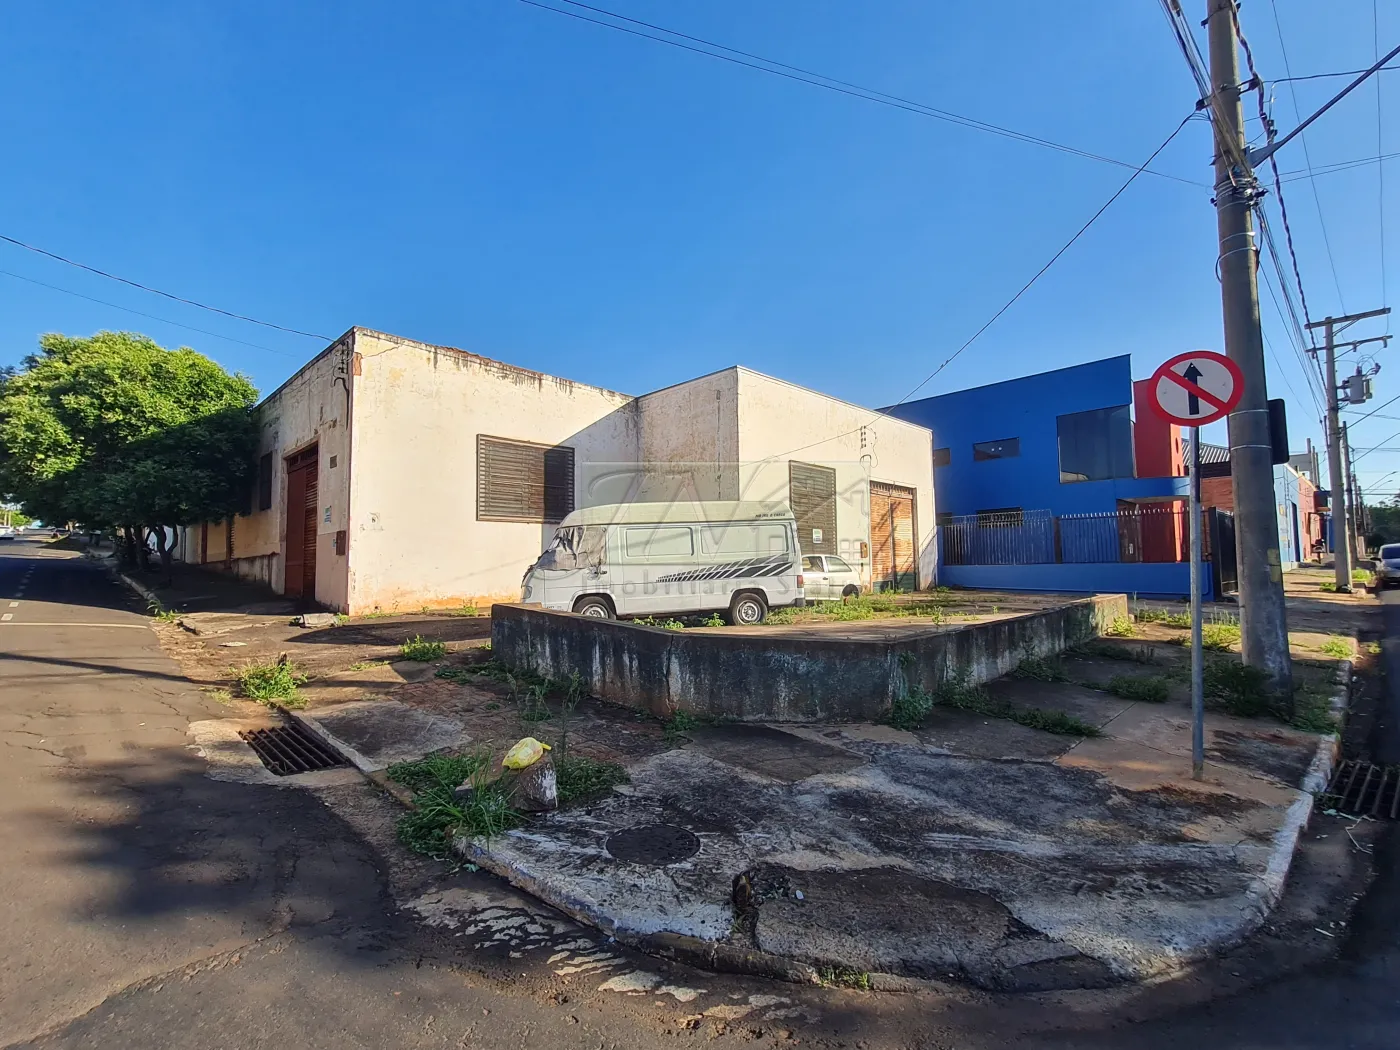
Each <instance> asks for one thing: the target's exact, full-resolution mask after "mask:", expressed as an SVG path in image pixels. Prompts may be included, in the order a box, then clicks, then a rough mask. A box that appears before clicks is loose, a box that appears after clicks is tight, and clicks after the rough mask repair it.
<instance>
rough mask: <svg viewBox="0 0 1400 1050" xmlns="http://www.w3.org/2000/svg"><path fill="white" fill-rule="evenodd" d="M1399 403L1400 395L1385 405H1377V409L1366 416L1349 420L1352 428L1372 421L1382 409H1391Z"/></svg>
mask: <svg viewBox="0 0 1400 1050" xmlns="http://www.w3.org/2000/svg"><path fill="white" fill-rule="evenodd" d="M1397 401H1400V394H1396V395H1395V396H1394V397H1392V398H1391V399H1390V400H1389V401H1387V402H1386V403H1385V404H1383V405H1377V406H1376V407H1375V408H1373V409H1371V411H1369V412H1367V413H1366V414H1365V415H1364V416H1358V417H1357V418H1356V419H1352V420H1348V423H1349V424H1350V425H1351V426H1356V424H1357V423H1360V422H1362V421H1363V420H1366V419H1370V418H1371V417H1372V416H1374V415H1375V414H1376V413H1377V412H1379V411H1380V410H1381V409H1383V408H1389V407H1390V406H1391V405H1393V404H1395V402H1397ZM1381 418H1382V419H1384V418H1385V417H1384V416H1382V417H1381Z"/></svg>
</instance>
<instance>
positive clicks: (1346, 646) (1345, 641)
mask: <svg viewBox="0 0 1400 1050" xmlns="http://www.w3.org/2000/svg"><path fill="white" fill-rule="evenodd" d="M1318 648H1320V649H1321V650H1322V651H1323V652H1324V653H1326V654H1327V655H1328V656H1335V657H1336V658H1337V659H1338V660H1345V659H1347V658H1349V657H1350V656H1351V655H1352V648H1351V639H1350V638H1343V637H1342V636H1341V635H1340V634H1334V635H1332V636H1331V637H1330V638H1328V639H1327V641H1325V642H1323V643H1322V645H1321V646H1319V647H1318Z"/></svg>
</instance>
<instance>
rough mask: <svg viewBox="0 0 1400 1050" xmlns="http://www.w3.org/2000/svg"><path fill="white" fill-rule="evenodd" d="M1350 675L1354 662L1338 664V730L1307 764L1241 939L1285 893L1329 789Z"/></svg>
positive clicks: (1257, 886)
mask: <svg viewBox="0 0 1400 1050" xmlns="http://www.w3.org/2000/svg"><path fill="white" fill-rule="evenodd" d="M1351 676H1352V662H1351V661H1350V660H1343V661H1342V662H1341V663H1339V664H1338V665H1337V690H1336V692H1335V693H1334V694H1333V695H1332V709H1331V713H1332V716H1333V717H1334V718H1336V719H1337V720H1338V730H1337V732H1335V733H1331V734H1329V735H1327V736H1325V737H1323V738H1322V739H1321V740H1319V741H1318V744H1317V752H1316V754H1314V755H1313V760H1312V763H1311V764H1310V765H1309V766H1308V772H1307V775H1306V776H1304V777H1303V783H1302V784H1300V785H1299V790H1301V791H1302V794H1301V795H1300V796H1299V797H1298V798H1297V799H1295V800H1294V802H1293V804H1292V805H1291V806H1289V807H1288V812H1287V814H1286V815H1285V816H1284V818H1283V826H1282V827H1280V828H1279V829H1278V831H1276V832H1275V833H1274V838H1273V849H1272V850H1271V852H1270V854H1269V863H1268V865H1267V866H1266V867H1265V869H1264V874H1262V875H1260V876H1259V877H1258V878H1257V879H1255V880H1254V884H1253V885H1252V886H1251V887H1250V888H1249V890H1248V891H1247V893H1248V895H1249V896H1250V897H1251V898H1253V899H1254V901H1255V904H1256V907H1257V910H1258V916H1257V921H1255V922H1253V923H1251V924H1249V925H1248V926H1247V927H1245V928H1243V929H1242V930H1241V931H1240V936H1239V938H1238V939H1239V940H1243V939H1244V938H1245V937H1248V936H1249V935H1250V934H1251V933H1253V932H1254V930H1255V929H1257V928H1258V927H1259V925H1260V924H1261V923H1263V921H1264V919H1265V917H1266V916H1267V915H1268V914H1269V912H1270V911H1272V910H1273V908H1274V906H1275V905H1276V904H1278V902H1279V898H1280V897H1282V896H1283V888H1284V884H1285V883H1286V882H1287V880H1288V872H1289V869H1290V868H1291V867H1292V866H1293V857H1294V854H1295V853H1296V852H1297V850H1298V840H1299V839H1300V838H1301V837H1302V834H1303V829H1304V828H1306V827H1307V826H1308V821H1309V820H1311V819H1312V813H1313V807H1314V806H1315V805H1316V804H1317V796H1318V795H1320V794H1322V792H1324V791H1326V790H1327V785H1328V784H1329V783H1331V781H1332V771H1333V770H1334V769H1335V768H1336V765H1337V757H1338V755H1339V754H1340V753H1341V747H1342V735H1341V723H1342V721H1343V720H1344V719H1345V718H1346V711H1347V706H1348V703H1349V701H1350V698H1351Z"/></svg>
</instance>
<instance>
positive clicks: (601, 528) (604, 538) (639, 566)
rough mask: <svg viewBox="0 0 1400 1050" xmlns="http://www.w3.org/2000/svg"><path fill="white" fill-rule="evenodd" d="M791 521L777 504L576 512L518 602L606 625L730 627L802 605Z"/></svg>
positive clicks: (628, 506) (633, 506)
mask: <svg viewBox="0 0 1400 1050" xmlns="http://www.w3.org/2000/svg"><path fill="white" fill-rule="evenodd" d="M799 557H800V555H799V553H798V548H797V522H796V520H795V519H794V518H793V516H792V511H791V510H790V509H788V507H787V506H786V505H785V504H782V503H747V502H738V501H731V500H712V501H708V502H704V503H618V504H610V505H607V506H602V507H588V508H585V509H583V510H576V511H574V512H573V513H572V514H570V515H569V516H568V517H567V518H565V519H564V520H563V521H562V522H560V524H559V528H558V529H557V530H556V532H555V535H554V541H553V542H552V543H551V544H550V545H549V549H548V550H546V551H545V552H544V553H543V554H541V555H540V557H539V560H538V561H536V562H535V564H534V565H532V566H531V567H530V569H529V571H527V572H526V573H525V579H524V581H523V583H522V585H521V599H522V600H523V601H526V602H535V603H538V604H540V605H543V606H544V607H545V608H546V609H559V610H564V611H567V612H576V613H581V614H583V615H584V616H598V617H603V618H606V619H612V618H615V617H619V616H658V615H660V616H689V615H695V614H699V613H707V612H715V611H719V610H726V611H727V612H728V614H729V622H730V623H733V624H756V623H762V622H763V619H764V617H766V616H767V615H768V610H769V609H774V608H778V607H780V606H784V605H802V604H804V598H803V591H802V575H801V569H800V568H799V560H798V559H799Z"/></svg>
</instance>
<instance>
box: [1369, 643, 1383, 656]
mask: <svg viewBox="0 0 1400 1050" xmlns="http://www.w3.org/2000/svg"><path fill="white" fill-rule="evenodd" d="M1365 649H1366V651H1367V652H1368V653H1370V654H1371V655H1372V656H1380V655H1381V643H1380V642H1367V643H1366V645H1365Z"/></svg>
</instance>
